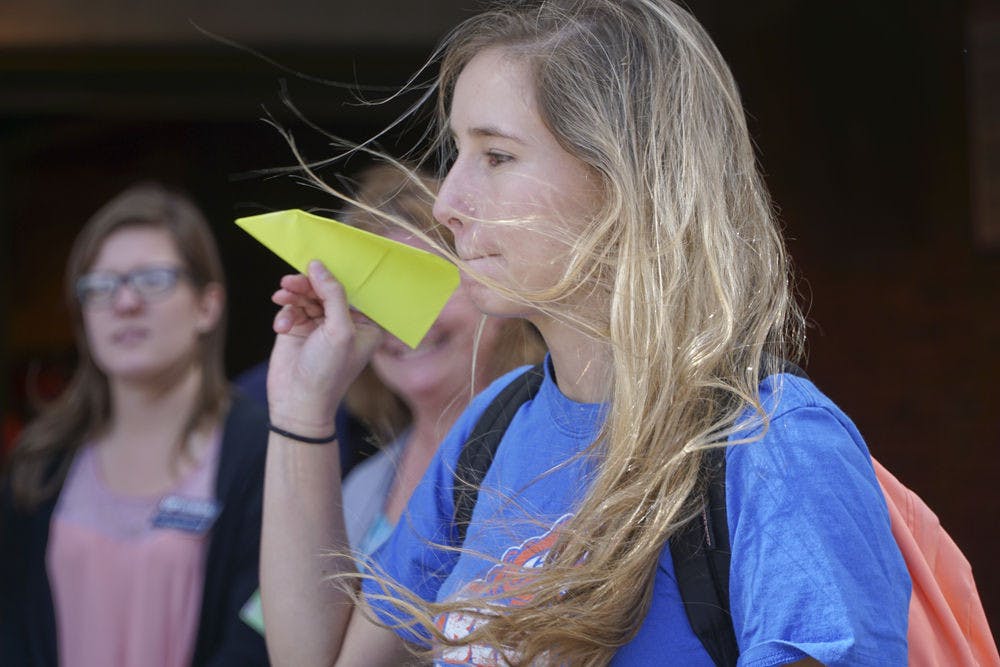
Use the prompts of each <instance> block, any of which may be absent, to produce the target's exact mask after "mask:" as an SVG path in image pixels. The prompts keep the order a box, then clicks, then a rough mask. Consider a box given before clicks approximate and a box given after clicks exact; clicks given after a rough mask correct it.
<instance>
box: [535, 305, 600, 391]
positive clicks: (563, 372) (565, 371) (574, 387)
mask: <svg viewBox="0 0 1000 667" xmlns="http://www.w3.org/2000/svg"><path fill="white" fill-rule="evenodd" d="M535 325H536V326H537V327H538V330H539V332H541V334H542V338H544V339H545V344H546V345H547V346H548V348H549V356H550V357H551V358H552V368H553V369H554V370H555V377H556V384H557V385H558V387H559V391H561V392H562V393H563V394H564V395H565V396H566V397H567V398H569V399H571V400H573V401H576V402H578V403H602V402H604V401H606V400H608V388H609V387H610V386H611V367H612V358H611V347H610V345H609V344H608V343H606V342H602V341H598V340H595V339H593V338H591V337H590V336H587V335H586V334H584V333H583V332H581V331H579V330H578V329H577V328H575V327H573V326H571V325H569V324H567V323H565V322H560V321H556V320H553V319H551V318H545V319H544V321H540V322H535Z"/></svg>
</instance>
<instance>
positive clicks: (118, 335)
mask: <svg viewBox="0 0 1000 667" xmlns="http://www.w3.org/2000/svg"><path fill="white" fill-rule="evenodd" d="M149 335H150V330H149V329H148V328H147V327H125V328H123V329H118V330H117V331H115V332H114V333H113V334H111V342H112V343H114V344H115V345H123V346H131V345H137V344H139V343H141V342H142V341H144V340H146V339H147V338H149Z"/></svg>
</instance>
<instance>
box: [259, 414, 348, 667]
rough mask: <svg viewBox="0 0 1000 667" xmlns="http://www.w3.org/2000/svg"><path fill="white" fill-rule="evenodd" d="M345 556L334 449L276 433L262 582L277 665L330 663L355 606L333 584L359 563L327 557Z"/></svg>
mask: <svg viewBox="0 0 1000 667" xmlns="http://www.w3.org/2000/svg"><path fill="white" fill-rule="evenodd" d="M347 550H348V547H347V538H346V533H345V530H344V518H343V513H342V510H341V493H340V461H339V452H338V447H337V444H336V443H330V444H328V445H308V444H303V443H299V442H295V441H293V440H289V439H287V438H284V437H282V436H279V435H276V434H271V437H270V440H269V441H268V453H267V469H266V473H265V481H264V520H263V527H262V533H261V576H260V584H261V598H262V603H263V611H264V624H265V627H266V637H267V645H268V652H269V654H270V657H271V661H272V663H273V664H274V665H276V667H283V666H295V667H299V666H302V667H311V666H316V667H319V666H321V665H322V666H324V667H326V666H328V665H332V664H333V662H334V660H335V659H336V656H337V654H338V653H339V651H340V646H341V642H342V640H343V636H344V632H345V629H346V627H347V623H348V620H349V619H350V616H351V612H352V603H351V599H350V597H349V596H348V595H347V594H345V593H344V592H343V591H342V590H341V589H340V587H338V586H337V585H335V584H333V583H331V582H329V581H328V578H329V576H330V575H332V574H335V573H337V572H342V571H346V570H349V569H353V567H354V565H353V563H352V562H351V560H350V559H349V558H345V557H334V556H331V555H329V554H330V553H331V552H338V553H346V552H347Z"/></svg>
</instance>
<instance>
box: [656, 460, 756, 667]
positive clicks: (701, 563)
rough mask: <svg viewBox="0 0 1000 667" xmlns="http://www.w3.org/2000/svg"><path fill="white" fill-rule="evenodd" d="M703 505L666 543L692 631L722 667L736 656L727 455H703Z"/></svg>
mask: <svg viewBox="0 0 1000 667" xmlns="http://www.w3.org/2000/svg"><path fill="white" fill-rule="evenodd" d="M704 465H705V471H706V473H707V487H706V492H705V499H706V502H705V503H704V504H703V505H702V515H701V518H700V519H695V520H692V521H689V522H688V523H687V525H686V526H684V527H683V528H682V529H681V530H680V531H679V532H678V533H676V534H674V535H673V536H672V537H671V538H670V555H671V557H672V559H673V562H674V575H675V576H676V578H677V587H678V588H679V589H680V593H681V600H682V601H683V603H684V611H685V612H686V613H687V617H688V622H689V623H690V624H691V629H692V630H694V633H695V635H696V636H697V637H698V639H699V640H700V641H701V643H702V645H703V646H704V647H705V650H706V651H708V654H709V655H710V656H711V657H712V660H713V661H714V662H715V664H716V665H719V666H720V667H723V666H728V665H735V664H736V660H737V658H738V657H739V655H740V649H739V645H738V644H737V643H736V632H735V631H734V630H733V619H732V616H731V615H730V612H729V561H730V556H731V554H730V551H729V522H728V521H727V519H726V450H725V448H723V447H717V448H714V449H710V450H708V451H707V452H705V460H704Z"/></svg>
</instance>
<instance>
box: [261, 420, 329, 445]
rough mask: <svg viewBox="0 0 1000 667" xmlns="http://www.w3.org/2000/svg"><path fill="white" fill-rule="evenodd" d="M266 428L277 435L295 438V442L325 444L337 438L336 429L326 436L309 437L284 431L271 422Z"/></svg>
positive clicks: (290, 438)
mask: <svg viewBox="0 0 1000 667" xmlns="http://www.w3.org/2000/svg"><path fill="white" fill-rule="evenodd" d="M267 428H268V430H269V431H271V432H272V433H277V434H278V435H281V436H284V437H286V438H288V439H289V440H295V441H296V442H304V443H306V444H308V445H326V444H329V443H331V442H333V441H334V440H336V439H337V432H336V431H334V432H333V433H331V434H330V435H328V436H322V437H319V438H310V437H308V436H305V435H299V434H298V433H292V432H291V431H286V430H285V429H283V428H278V427H277V426H275V425H274V424H272V423H271V422H268V423H267Z"/></svg>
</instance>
